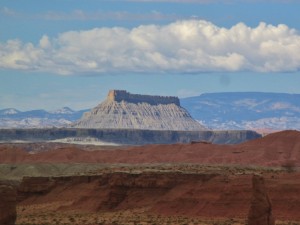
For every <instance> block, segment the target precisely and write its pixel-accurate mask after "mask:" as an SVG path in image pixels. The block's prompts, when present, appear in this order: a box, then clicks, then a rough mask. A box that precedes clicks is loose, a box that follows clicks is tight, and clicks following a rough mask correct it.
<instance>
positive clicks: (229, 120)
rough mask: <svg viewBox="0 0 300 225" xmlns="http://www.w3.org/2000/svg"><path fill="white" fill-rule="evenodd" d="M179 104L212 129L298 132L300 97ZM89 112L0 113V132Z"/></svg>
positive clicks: (218, 97)
mask: <svg viewBox="0 0 300 225" xmlns="http://www.w3.org/2000/svg"><path fill="white" fill-rule="evenodd" d="M172 101H174V99H173V100H172ZM176 101H177V100H176ZM176 101H175V102H176ZM180 104H181V106H183V107H184V108H185V109H187V111H188V112H189V114H190V115H191V116H192V117H193V118H194V119H196V120H198V121H200V122H201V123H202V124H203V125H204V126H206V127H208V128H211V129H216V130H237V129H238V130H245V129H246V130H247V129H253V130H257V129H272V130H285V129H295V130H300V94H285V93H263V92H227V93H205V94H202V95H200V96H195V97H189V98H183V99H180ZM88 111H89V109H87V110H80V111H74V110H72V109H70V108H68V107H64V108H62V109H59V110H55V111H50V112H48V111H45V110H31V111H26V112H22V111H19V110H18V109H13V108H9V109H2V110H0V128H45V127H66V126H68V125H69V124H71V123H73V122H75V121H77V120H79V119H80V118H81V116H82V115H83V113H84V112H88Z"/></svg>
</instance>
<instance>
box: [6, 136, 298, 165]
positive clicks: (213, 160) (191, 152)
mask: <svg viewBox="0 0 300 225" xmlns="http://www.w3.org/2000/svg"><path fill="white" fill-rule="evenodd" d="M21 162H22V163H35V162H61V163H79V162H90V163H166V162H170V163H202V164H223V165H226V164H240V165H260V166H282V165H286V164H289V165H290V166H291V167H297V166H299V165H300V132H298V131H283V132H278V133H274V134H270V135H268V136H265V137H264V138H260V139H256V140H253V141H249V142H246V143H243V144H239V145H213V144H206V143H201V142H200V143H193V144H172V145H147V146H139V147H132V148H130V149H127V150H124V149H122V150H103V151H93V152H88V151H83V150H80V149H79V148H76V147H69V148H66V147H64V148H62V149H57V150H53V151H47V152H41V153H37V154H29V153H26V152H24V151H22V150H21V149H20V148H17V149H13V150H12V149H6V148H2V149H0V163H21Z"/></svg>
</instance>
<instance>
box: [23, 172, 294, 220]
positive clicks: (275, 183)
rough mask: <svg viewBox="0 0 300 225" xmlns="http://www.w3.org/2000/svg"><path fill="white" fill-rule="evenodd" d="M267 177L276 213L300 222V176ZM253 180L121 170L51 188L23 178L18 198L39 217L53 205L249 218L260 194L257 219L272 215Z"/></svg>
mask: <svg viewBox="0 0 300 225" xmlns="http://www.w3.org/2000/svg"><path fill="white" fill-rule="evenodd" d="M274 176H275V177H274ZM265 179H266V184H267V188H268V190H269V193H270V199H272V202H273V213H274V215H275V216H276V217H278V218H281V219H282V220H286V219H288V220H299V219H300V215H299V210H300V204H299V194H298V193H299V173H298V174H282V175H273V176H270V175H265ZM251 180H252V175H250V174H245V175H237V174H236V175H228V174H227V175H226V174H216V173H203V174H193V173H180V172H169V173H166V172H164V173H162V172H156V173H155V172H144V173H139V174H133V173H122V172H119V173H117V172H116V173H109V174H103V175H98V176H97V175H95V176H79V177H76V176H73V177H54V178H49V179H48V180H46V184H45V178H39V177H35V178H34V177H32V178H25V179H24V180H23V182H22V183H21V186H20V189H19V193H18V196H19V205H20V206H21V207H22V206H31V207H33V208H35V212H34V213H35V214H38V211H36V210H38V209H39V207H41V208H40V210H45V207H44V205H45V204H50V205H51V204H53V208H49V209H48V210H49V211H51V210H53V212H55V213H57V212H59V211H60V212H61V211H68V210H76V211H83V212H98V211H101V212H112V210H120V211H122V210H134V209H144V210H145V212H146V213H155V214H159V215H185V216H196V217H197V216H199V217H205V218H220V217H223V218H243V219H245V220H246V219H247V215H248V212H249V208H250V205H251V196H252V192H253V193H255V195H256V196H255V198H254V199H256V200H255V201H256V202H258V203H259V204H258V207H259V209H262V211H260V212H258V214H256V215H255V216H254V217H257V216H258V217H260V216H261V215H262V214H263V215H269V214H268V213H269V212H268V211H264V210H265V209H269V205H268V204H267V205H266V204H265V203H266V201H265V200H266V199H265V198H260V195H261V194H258V195H257V193H262V192H261V189H260V191H258V190H257V188H256V186H254V187H253V188H254V189H253V188H252V185H251ZM291 181H293V182H291ZM287 183H288V184H289V187H287ZM264 193H265V192H264ZM262 195H263V196H265V194H262ZM261 200H262V201H261ZM264 205H266V206H267V207H266V208H265V207H264ZM54 206H55V207H54ZM29 208H30V207H29ZM22 213H23V212H22ZM24 213H26V211H25V212H24ZM261 213H262V214H261ZM264 213H265V214H264ZM269 221H270V220H269ZM249 224H250V223H249ZM251 224H256V225H257V224H272V223H267V222H263V223H258V222H257V223H251Z"/></svg>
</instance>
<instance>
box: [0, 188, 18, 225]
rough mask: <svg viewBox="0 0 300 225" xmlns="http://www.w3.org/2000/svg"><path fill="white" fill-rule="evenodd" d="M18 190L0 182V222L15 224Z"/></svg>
mask: <svg viewBox="0 0 300 225" xmlns="http://www.w3.org/2000/svg"><path fill="white" fill-rule="evenodd" d="M16 205H17V201H16V190H15V188H14V187H12V186H10V185H6V184H0V224H3V225H14V224H15V221H16V218H17V212H16Z"/></svg>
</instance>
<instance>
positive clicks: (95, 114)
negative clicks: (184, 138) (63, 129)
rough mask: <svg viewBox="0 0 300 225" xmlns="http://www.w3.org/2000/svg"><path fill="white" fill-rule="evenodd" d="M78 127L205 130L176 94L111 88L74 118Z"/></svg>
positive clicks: (75, 125) (74, 125)
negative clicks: (80, 116) (101, 100)
mask: <svg viewBox="0 0 300 225" xmlns="http://www.w3.org/2000/svg"><path fill="white" fill-rule="evenodd" d="M72 127H75V128H113V129H114V128H118V129H120V128H122V129H145V130H182V131H185V130H197V131H198V130H204V129H205V128H204V127H203V126H202V125H200V124H199V123H198V122H197V121H196V120H194V119H193V118H192V117H191V116H190V114H189V113H188V112H187V111H186V110H185V109H184V108H182V107H181V106H180V103H179V99H178V98H177V97H162V96H150V95H137V94H130V93H128V92H126V91H120V90H111V91H110V92H109V93H108V96H107V99H106V100H105V101H104V102H102V103H101V104H99V105H98V106H96V107H95V108H93V109H92V110H91V111H90V112H87V113H85V114H84V115H83V117H82V118H81V119H80V120H79V121H78V122H75V123H74V124H73V125H72Z"/></svg>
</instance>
